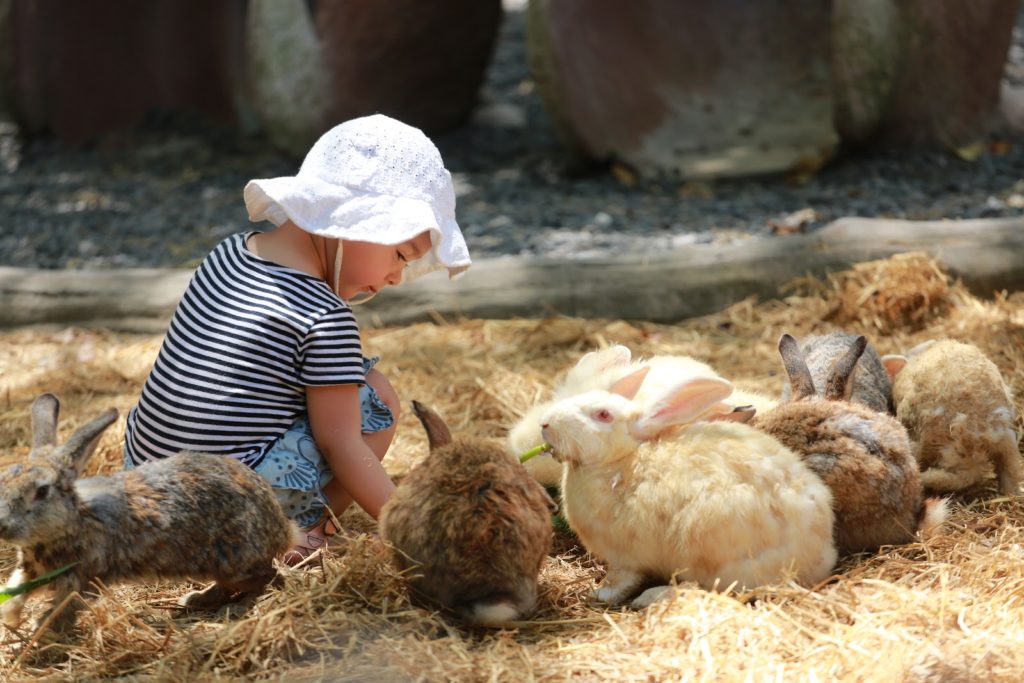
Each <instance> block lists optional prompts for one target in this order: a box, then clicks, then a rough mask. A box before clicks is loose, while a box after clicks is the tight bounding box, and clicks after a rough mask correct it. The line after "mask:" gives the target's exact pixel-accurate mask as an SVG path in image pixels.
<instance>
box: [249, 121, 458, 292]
mask: <svg viewBox="0 0 1024 683" xmlns="http://www.w3.org/2000/svg"><path fill="white" fill-rule="evenodd" d="M244 196H245V207H246V209H247V210H248V212H249V220H250V221H254V222H257V221H270V222H271V223H273V224H274V225H281V224H282V223H284V222H285V221H287V220H291V221H292V222H293V223H295V225H297V226H299V227H300V228H302V229H303V230H306V231H307V232H311V233H313V234H314V235H320V236H322V237H334V238H340V239H345V240H356V241H360V242H374V243H376V244H400V243H402V242H405V241H407V240H410V239H412V238H414V237H416V236H417V235H419V234H420V233H422V232H425V231H430V241H431V244H432V247H431V250H430V252H428V253H427V254H424V255H423V257H422V258H420V259H417V260H416V261H413V262H412V263H410V264H409V265H408V266H407V267H406V269H405V272H404V274H403V277H402V280H403V282H408V281H409V280H412V279H415V278H417V277H419V276H421V275H424V274H426V273H428V272H430V271H433V270H437V269H438V268H447V269H448V275H449V277H453V278H454V277H455V276H457V275H459V274H460V273H462V272H463V271H465V270H466V269H467V268H469V266H470V263H471V261H470V258H469V249H468V248H467V247H466V240H465V238H463V236H462V231H461V230H460V229H459V224H458V223H457V222H456V221H455V188H454V187H453V186H452V176H451V174H450V173H449V172H448V171H447V170H446V169H445V167H444V162H443V161H442V160H441V153H440V152H438V150H437V147H436V146H434V143H433V142H431V141H430V138H428V137H427V136H426V135H424V133H423V131H421V130H420V129H418V128H414V127H412V126H409V125H407V124H404V123H402V122H401V121H396V120H395V119H393V118H390V117H388V116H384V115H383V114H375V115H373V116H364V117H362V118H358V119H352V120H350V121H346V122H345V123H342V124H339V125H337V126H335V127H334V128H332V129H331V130H329V131H327V132H326V133H324V134H323V136H321V138H320V139H319V140H317V141H316V143H314V144H313V147H312V148H310V150H309V153H308V154H306V158H305V160H303V162H302V166H301V168H299V172H298V174H297V175H295V176H285V177H281V178H267V179H256V180H250V181H249V182H248V184H246V186H245V193H244Z"/></svg>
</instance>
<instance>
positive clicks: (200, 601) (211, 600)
mask: <svg viewBox="0 0 1024 683" xmlns="http://www.w3.org/2000/svg"><path fill="white" fill-rule="evenodd" d="M230 599H231V593H230V592H229V591H228V590H227V589H226V588H224V586H221V585H220V584H217V583H213V584H210V585H209V586H207V587H206V588H204V589H203V590H200V591H191V592H189V593H186V594H185V595H183V596H181V598H180V599H179V600H178V605H179V606H180V607H184V608H185V609H195V610H214V609H217V608H219V607H221V606H222V605H224V604H225V603H227V602H229V601H230Z"/></svg>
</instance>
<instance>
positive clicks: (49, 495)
mask: <svg viewBox="0 0 1024 683" xmlns="http://www.w3.org/2000/svg"><path fill="white" fill-rule="evenodd" d="M59 409H60V403H59V402H58V400H57V398H56V397H55V396H53V395H52V394H43V395H41V396H39V397H38V398H36V400H35V402H34V403H33V404H32V449H31V452H30V453H29V455H28V457H27V458H15V457H5V458H2V459H0V540H3V541H6V542H8V543H12V544H14V545H16V546H18V548H19V552H18V564H17V568H16V569H15V571H14V572H13V574H12V575H11V578H10V579H9V583H8V585H9V586H16V585H18V584H20V583H23V582H25V581H29V580H32V579H35V578H37V577H39V576H41V575H43V574H45V573H47V572H50V571H52V570H55V569H59V568H61V567H65V566H67V565H70V564H72V563H77V564H75V565H74V567H73V568H72V569H70V570H69V571H67V572H65V573H64V574H61V575H60V576H58V577H57V578H56V579H55V580H54V581H53V582H52V583H50V584H48V586H47V587H48V588H49V589H51V590H52V592H53V593H54V596H53V599H52V601H51V603H50V606H49V608H48V609H47V611H46V613H44V614H43V615H42V617H41V618H40V622H42V621H44V620H46V619H47V618H48V617H49V616H50V614H51V612H52V611H53V610H54V609H56V608H57V607H58V606H60V605H61V603H62V602H63V601H64V600H65V598H67V597H68V596H69V595H71V594H72V593H75V592H79V593H81V592H82V591H87V590H89V586H90V582H92V581H94V580H99V581H102V582H103V583H105V584H112V583H115V582H118V581H122V580H126V579H142V578H186V577H190V578H193V579H213V580H214V581H215V582H216V583H214V584H212V585H210V586H209V587H208V588H207V589H205V590H203V591H197V592H193V593H190V594H189V595H187V596H185V597H184V598H183V600H182V604H183V605H185V606H187V607H195V608H211V607H216V606H219V605H221V604H223V603H225V602H227V601H229V600H230V599H233V598H234V597H238V596H240V595H244V594H250V593H255V592H258V591H261V590H262V589H263V588H264V587H265V586H266V584H267V583H268V582H270V581H271V580H272V579H273V578H274V577H275V576H276V569H275V568H274V563H273V561H274V558H275V557H277V556H279V555H280V554H282V553H283V552H285V551H286V550H287V549H288V548H289V547H291V546H292V544H293V543H294V541H295V534H296V529H295V526H294V524H293V523H292V522H291V521H290V520H289V519H288V518H287V517H286V516H285V514H284V512H283V511H282V510H281V506H280V505H279V504H278V502H277V499H276V498H275V497H274V493H273V491H272V490H271V488H270V485H269V483H267V481H266V480H264V479H263V478H262V477H260V476H259V475H258V474H256V473H255V472H253V471H252V470H251V469H249V468H248V467H246V466H245V465H243V464H242V463H240V462H238V461H237V460H233V459H231V458H227V457H224V456H219V455H210V454H204V453H182V454H178V455H175V456H172V457H170V458H167V459H165V460H160V461H158V462H153V463H148V464H146V465H142V466H141V467H138V468H136V469H133V470H129V471H124V472H117V473H115V474H113V475H111V476H96V477H89V478H87V479H79V478H78V477H79V474H80V473H81V471H82V469H83V467H84V465H85V463H86V461H87V460H88V458H89V456H90V455H91V454H92V452H93V450H94V449H95V447H96V444H97V442H98V441H99V437H100V435H101V434H102V432H103V431H104V430H105V429H106V428H107V427H109V426H110V424H111V423H113V422H114V420H115V419H117V411H116V410H114V409H110V410H108V411H107V412H105V413H103V414H102V415H100V416H99V417H97V418H96V419H94V420H92V421H91V422H89V423H88V424H86V425H84V426H82V427H81V428H79V429H78V430H77V431H76V432H75V433H74V434H73V435H72V436H71V438H69V439H68V440H67V442H66V443H64V444H63V445H57V417H58V412H59ZM24 602H25V595H24V594H22V595H19V596H17V597H15V598H13V599H11V600H9V601H7V602H6V603H4V604H3V606H2V607H0V611H2V615H3V618H4V621H5V623H6V624H7V625H8V626H15V625H17V624H18V623H19V622H20V620H21V611H22V608H23V606H24ZM78 603H79V601H77V600H71V601H68V604H67V605H65V606H64V607H63V608H62V609H61V611H60V612H59V613H58V614H56V615H54V618H53V622H52V627H53V628H54V630H57V631H62V630H66V629H68V628H70V627H71V626H72V625H73V624H74V621H75V615H76V612H77V610H78V609H79V608H80V607H81V605H80V604H78Z"/></svg>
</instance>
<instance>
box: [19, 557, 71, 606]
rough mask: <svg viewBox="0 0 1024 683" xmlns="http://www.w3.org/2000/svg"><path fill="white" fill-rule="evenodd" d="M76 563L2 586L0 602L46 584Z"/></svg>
mask: <svg viewBox="0 0 1024 683" xmlns="http://www.w3.org/2000/svg"><path fill="white" fill-rule="evenodd" d="M76 564H78V563H77V562H72V563H71V564H69V565H67V566H66V567H61V568H60V569H54V570H53V571H52V572H46V573H45V574H43V575H42V576H40V577H38V578H35V579H32V580H31V581H26V582H25V583H22V584H18V585H17V586H12V587H10V588H4V589H3V590H0V603H4V602H7V601H8V600H10V599H11V598H13V597H14V596H16V595H21V594H22V593H27V592H29V591H30V590H35V589H36V588H39V587H40V586H45V585H46V584H48V583H50V582H51V581H53V580H54V579H56V578H57V577H58V576H60V575H61V574H63V573H64V572H66V571H67V570H69V569H71V568H72V567H74V566H75V565H76Z"/></svg>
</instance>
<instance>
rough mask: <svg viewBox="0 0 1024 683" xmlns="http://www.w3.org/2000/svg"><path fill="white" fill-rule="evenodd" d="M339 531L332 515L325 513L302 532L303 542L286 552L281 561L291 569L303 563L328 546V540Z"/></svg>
mask: <svg viewBox="0 0 1024 683" xmlns="http://www.w3.org/2000/svg"><path fill="white" fill-rule="evenodd" d="M338 531H339V529H338V527H337V526H335V524H334V522H333V521H332V520H331V515H330V513H329V512H327V511H324V514H323V515H321V517H320V519H318V520H317V521H315V522H313V523H312V524H311V525H309V526H308V527H305V528H304V529H302V530H301V533H300V537H301V538H302V540H301V541H299V542H298V543H297V544H295V546H294V547H292V549H291V550H289V551H288V552H286V553H285V554H284V557H282V558H281V560H282V561H283V562H284V563H285V564H286V565H288V566H289V567H294V566H296V565H298V564H300V563H302V562H303V561H304V560H306V558H308V557H309V556H310V555H312V554H313V553H315V552H316V551H317V550H319V549H320V548H322V547H324V546H325V545H327V542H328V540H329V539H330V538H331V537H332V536H334V535H335V534H337V533H338Z"/></svg>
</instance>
